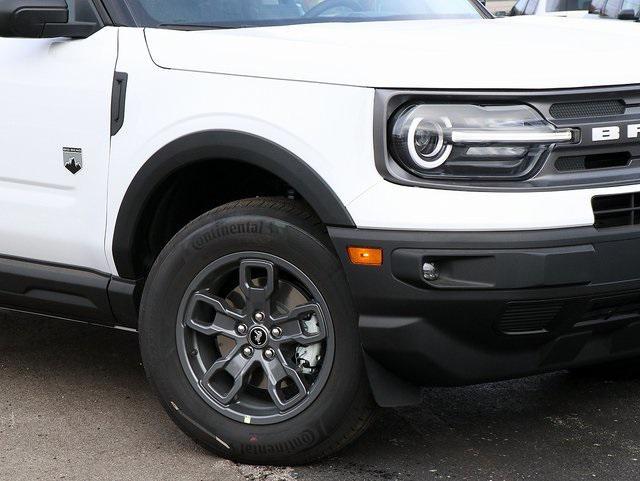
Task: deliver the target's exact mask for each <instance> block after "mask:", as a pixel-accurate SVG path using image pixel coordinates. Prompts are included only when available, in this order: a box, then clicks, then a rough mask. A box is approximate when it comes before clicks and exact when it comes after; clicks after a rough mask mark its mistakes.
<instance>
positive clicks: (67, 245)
mask: <svg viewBox="0 0 640 481" xmlns="http://www.w3.org/2000/svg"><path fill="white" fill-rule="evenodd" d="M117 35H118V30H117V28H114V27H107V28H103V29H102V30H101V31H99V32H98V33H96V34H94V35H93V36H91V37H89V38H87V39H82V40H68V39H52V40H49V39H46V40H43V39H35V40H34V39H7V38H0V149H1V150H0V208H1V210H0V255H3V256H7V255H8V256H16V257H22V258H27V259H37V260H44V261H47V262H56V263H61V264H67V265H73V266H82V267H87V268H92V269H96V270H102V271H106V270H107V269H108V268H107V262H106V257H105V252H104V231H105V216H106V212H105V209H106V197H107V176H108V162H109V147H110V141H111V138H110V117H111V114H110V108H111V91H112V85H113V76H114V70H115V64H116V58H117V46H118V39H117ZM65 149H66V150H67V153H66V154H64V153H63V150H65ZM77 149H81V151H82V152H81V156H82V168H81V169H80V170H79V171H77V172H76V173H75V174H74V173H72V172H71V171H70V170H68V169H67V168H65V166H64V160H65V159H66V160H67V161H68V160H71V159H72V158H75V159H76V165H77V164H78V162H79V161H80V152H79V151H78V150H77ZM71 170H72V171H73V170H76V169H73V168H72V169H71Z"/></svg>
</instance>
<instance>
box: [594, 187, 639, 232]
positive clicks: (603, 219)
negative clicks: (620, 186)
mask: <svg viewBox="0 0 640 481" xmlns="http://www.w3.org/2000/svg"><path fill="white" fill-rule="evenodd" d="M591 205H592V207H593V215H594V217H595V224H594V225H595V227H596V228H597V229H608V228H611V227H624V226H633V225H639V224H640V193H637V192H636V193H631V194H618V195H601V196H597V197H594V198H593V199H592V200H591Z"/></svg>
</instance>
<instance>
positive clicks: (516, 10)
mask: <svg viewBox="0 0 640 481" xmlns="http://www.w3.org/2000/svg"><path fill="white" fill-rule="evenodd" d="M526 7H527V0H518V1H517V2H516V4H515V5H514V6H513V8H512V9H511V13H510V15H511V16H513V17H515V16H518V15H524V11H525V9H526Z"/></svg>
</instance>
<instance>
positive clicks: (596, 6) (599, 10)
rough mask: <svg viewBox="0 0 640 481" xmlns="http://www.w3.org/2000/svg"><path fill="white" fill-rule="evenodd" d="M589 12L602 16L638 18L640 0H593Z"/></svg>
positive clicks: (620, 18)
mask: <svg viewBox="0 0 640 481" xmlns="http://www.w3.org/2000/svg"><path fill="white" fill-rule="evenodd" d="M589 13H590V14H593V15H598V16H600V17H601V18H608V19H618V20H638V19H639V18H640V0H592V1H591V4H590V5H589Z"/></svg>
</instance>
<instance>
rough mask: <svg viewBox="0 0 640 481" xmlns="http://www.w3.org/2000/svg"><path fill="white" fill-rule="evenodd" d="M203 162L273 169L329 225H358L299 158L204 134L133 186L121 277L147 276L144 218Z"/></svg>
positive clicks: (252, 140)
mask: <svg viewBox="0 0 640 481" xmlns="http://www.w3.org/2000/svg"><path fill="white" fill-rule="evenodd" d="M203 160H210V161H216V160H217V161H219V162H220V168H221V169H224V162H225V160H232V161H239V162H244V163H247V164H251V165H254V166H257V167H260V168H262V169H265V170H268V171H270V172H271V173H272V174H274V175H276V176H277V177H279V178H280V179H282V180H283V181H284V182H286V183H288V184H289V185H290V186H291V187H292V188H293V189H295V190H296V192H298V193H299V194H300V195H301V196H302V197H303V198H304V199H305V200H306V201H307V202H308V203H309V204H310V205H311V207H312V208H313V209H314V210H315V211H316V212H317V214H318V215H319V216H320V219H321V220H322V221H323V222H324V223H325V224H327V225H332V226H345V227H346V226H350V227H353V226H354V223H353V220H352V219H351V216H350V215H349V213H348V212H347V209H346V208H345V207H344V205H343V204H342V202H341V201H340V199H339V198H338V197H337V196H336V194H335V193H334V192H333V190H331V188H330V187H329V186H328V185H327V183H326V182H325V181H324V180H323V179H322V177H320V176H319V175H318V174H317V173H316V172H315V171H314V170H313V169H311V167H309V166H308V165H307V164H306V163H305V162H304V161H302V160H301V159H300V158H298V157H297V156H295V155H294V154H293V153H291V152H289V151H288V150H286V149H284V148H283V147H281V146H279V145H277V144H275V143H273V142H271V141H269V140H266V139H263V138H261V137H257V136H255V135H251V134H247V133H243V132H236V131H226V130H221V131H205V132H198V133H194V134H191V135H188V136H185V137H182V138H180V139H178V140H175V141H174V142H171V143H170V144H169V145H167V146H165V147H163V148H162V149H161V150H159V151H158V152H157V153H156V154H154V155H153V157H151V158H150V159H149V160H148V161H147V162H146V164H145V165H144V166H143V167H142V168H141V169H140V171H139V172H138V174H137V175H136V176H135V178H134V179H133V181H132V182H131V185H130V186H129V189H128V190H127V193H126V194H125V196H124V199H123V201H122V204H121V206H120V210H119V212H118V218H117V222H116V227H115V232H114V239H113V256H114V259H115V263H116V267H117V269H118V273H119V275H120V276H122V277H125V278H128V279H138V278H141V277H143V276H144V275H145V273H144V272H140V268H139V267H137V266H138V264H139V263H138V262H136V258H137V253H136V252H135V240H136V232H137V230H138V227H139V226H140V224H141V220H142V213H143V212H144V209H145V207H146V205H147V202H148V201H149V199H150V198H151V196H152V194H153V193H154V191H155V190H156V189H157V188H158V186H160V185H161V184H162V182H163V181H165V180H166V179H167V178H169V176H171V175H172V174H174V173H175V172H177V171H178V170H180V169H182V168H184V167H187V166H189V165H191V164H195V163H197V162H201V161H203Z"/></svg>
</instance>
